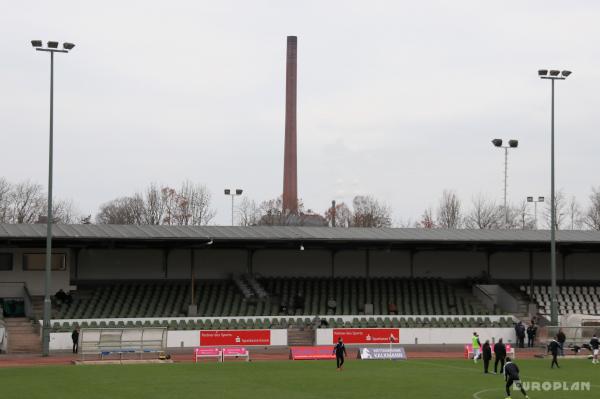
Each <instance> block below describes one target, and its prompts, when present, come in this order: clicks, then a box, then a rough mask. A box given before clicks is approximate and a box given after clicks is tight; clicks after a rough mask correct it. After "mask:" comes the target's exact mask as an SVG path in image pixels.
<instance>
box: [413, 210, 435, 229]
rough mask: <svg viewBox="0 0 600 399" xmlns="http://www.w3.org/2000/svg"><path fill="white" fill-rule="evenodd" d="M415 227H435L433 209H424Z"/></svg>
mask: <svg viewBox="0 0 600 399" xmlns="http://www.w3.org/2000/svg"><path fill="white" fill-rule="evenodd" d="M416 227H418V228H422V229H435V228H436V227H437V226H436V224H435V218H434V217H433V209H431V207H429V208H427V209H425V210H424V211H423V214H422V215H421V220H420V221H419V222H417V223H416Z"/></svg>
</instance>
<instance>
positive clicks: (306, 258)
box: [252, 249, 337, 277]
mask: <svg viewBox="0 0 600 399" xmlns="http://www.w3.org/2000/svg"><path fill="white" fill-rule="evenodd" d="M336 263H337V261H336ZM252 269H253V271H254V273H258V274H260V275H262V276H265V277H283V276H287V277H303V276H306V277H330V276H331V253H330V252H329V251H320V250H311V249H307V250H305V251H300V250H299V249H298V250H259V251H256V252H255V253H254V259H253V266H252Z"/></svg>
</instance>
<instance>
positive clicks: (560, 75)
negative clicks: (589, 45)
mask: <svg viewBox="0 0 600 399" xmlns="http://www.w3.org/2000/svg"><path fill="white" fill-rule="evenodd" d="M569 75H571V71H568V70H563V71H559V70H556V69H552V70H550V71H548V70H547V69H540V70H538V76H539V77H540V78H541V79H549V80H550V81H551V82H552V84H551V87H552V99H551V108H550V274H551V280H552V287H551V290H550V322H551V324H552V325H554V326H558V302H557V298H556V296H557V289H556V195H555V187H554V183H555V178H554V81H555V80H565V79H566V78H567V77H568V76H569Z"/></svg>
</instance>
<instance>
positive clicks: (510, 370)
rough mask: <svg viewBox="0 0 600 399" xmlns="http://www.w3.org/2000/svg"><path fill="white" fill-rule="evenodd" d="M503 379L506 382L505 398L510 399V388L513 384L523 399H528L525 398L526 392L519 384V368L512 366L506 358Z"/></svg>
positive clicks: (527, 397)
mask: <svg viewBox="0 0 600 399" xmlns="http://www.w3.org/2000/svg"><path fill="white" fill-rule="evenodd" d="M504 379H505V380H506V397H507V398H510V387H511V386H512V384H513V383H514V384H515V386H516V387H517V388H519V389H520V390H521V393H522V394H523V396H525V399H529V396H527V392H525V389H524V388H523V384H521V377H520V376H519V367H518V366H517V365H516V364H514V363H513V362H512V361H511V360H510V357H507V358H506V365H505V366H504Z"/></svg>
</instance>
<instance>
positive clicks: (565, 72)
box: [561, 71, 571, 78]
mask: <svg viewBox="0 0 600 399" xmlns="http://www.w3.org/2000/svg"><path fill="white" fill-rule="evenodd" d="M561 74H562V76H563V77H565V78H566V77H567V76H569V75H570V74H571V71H562V72H561Z"/></svg>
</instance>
